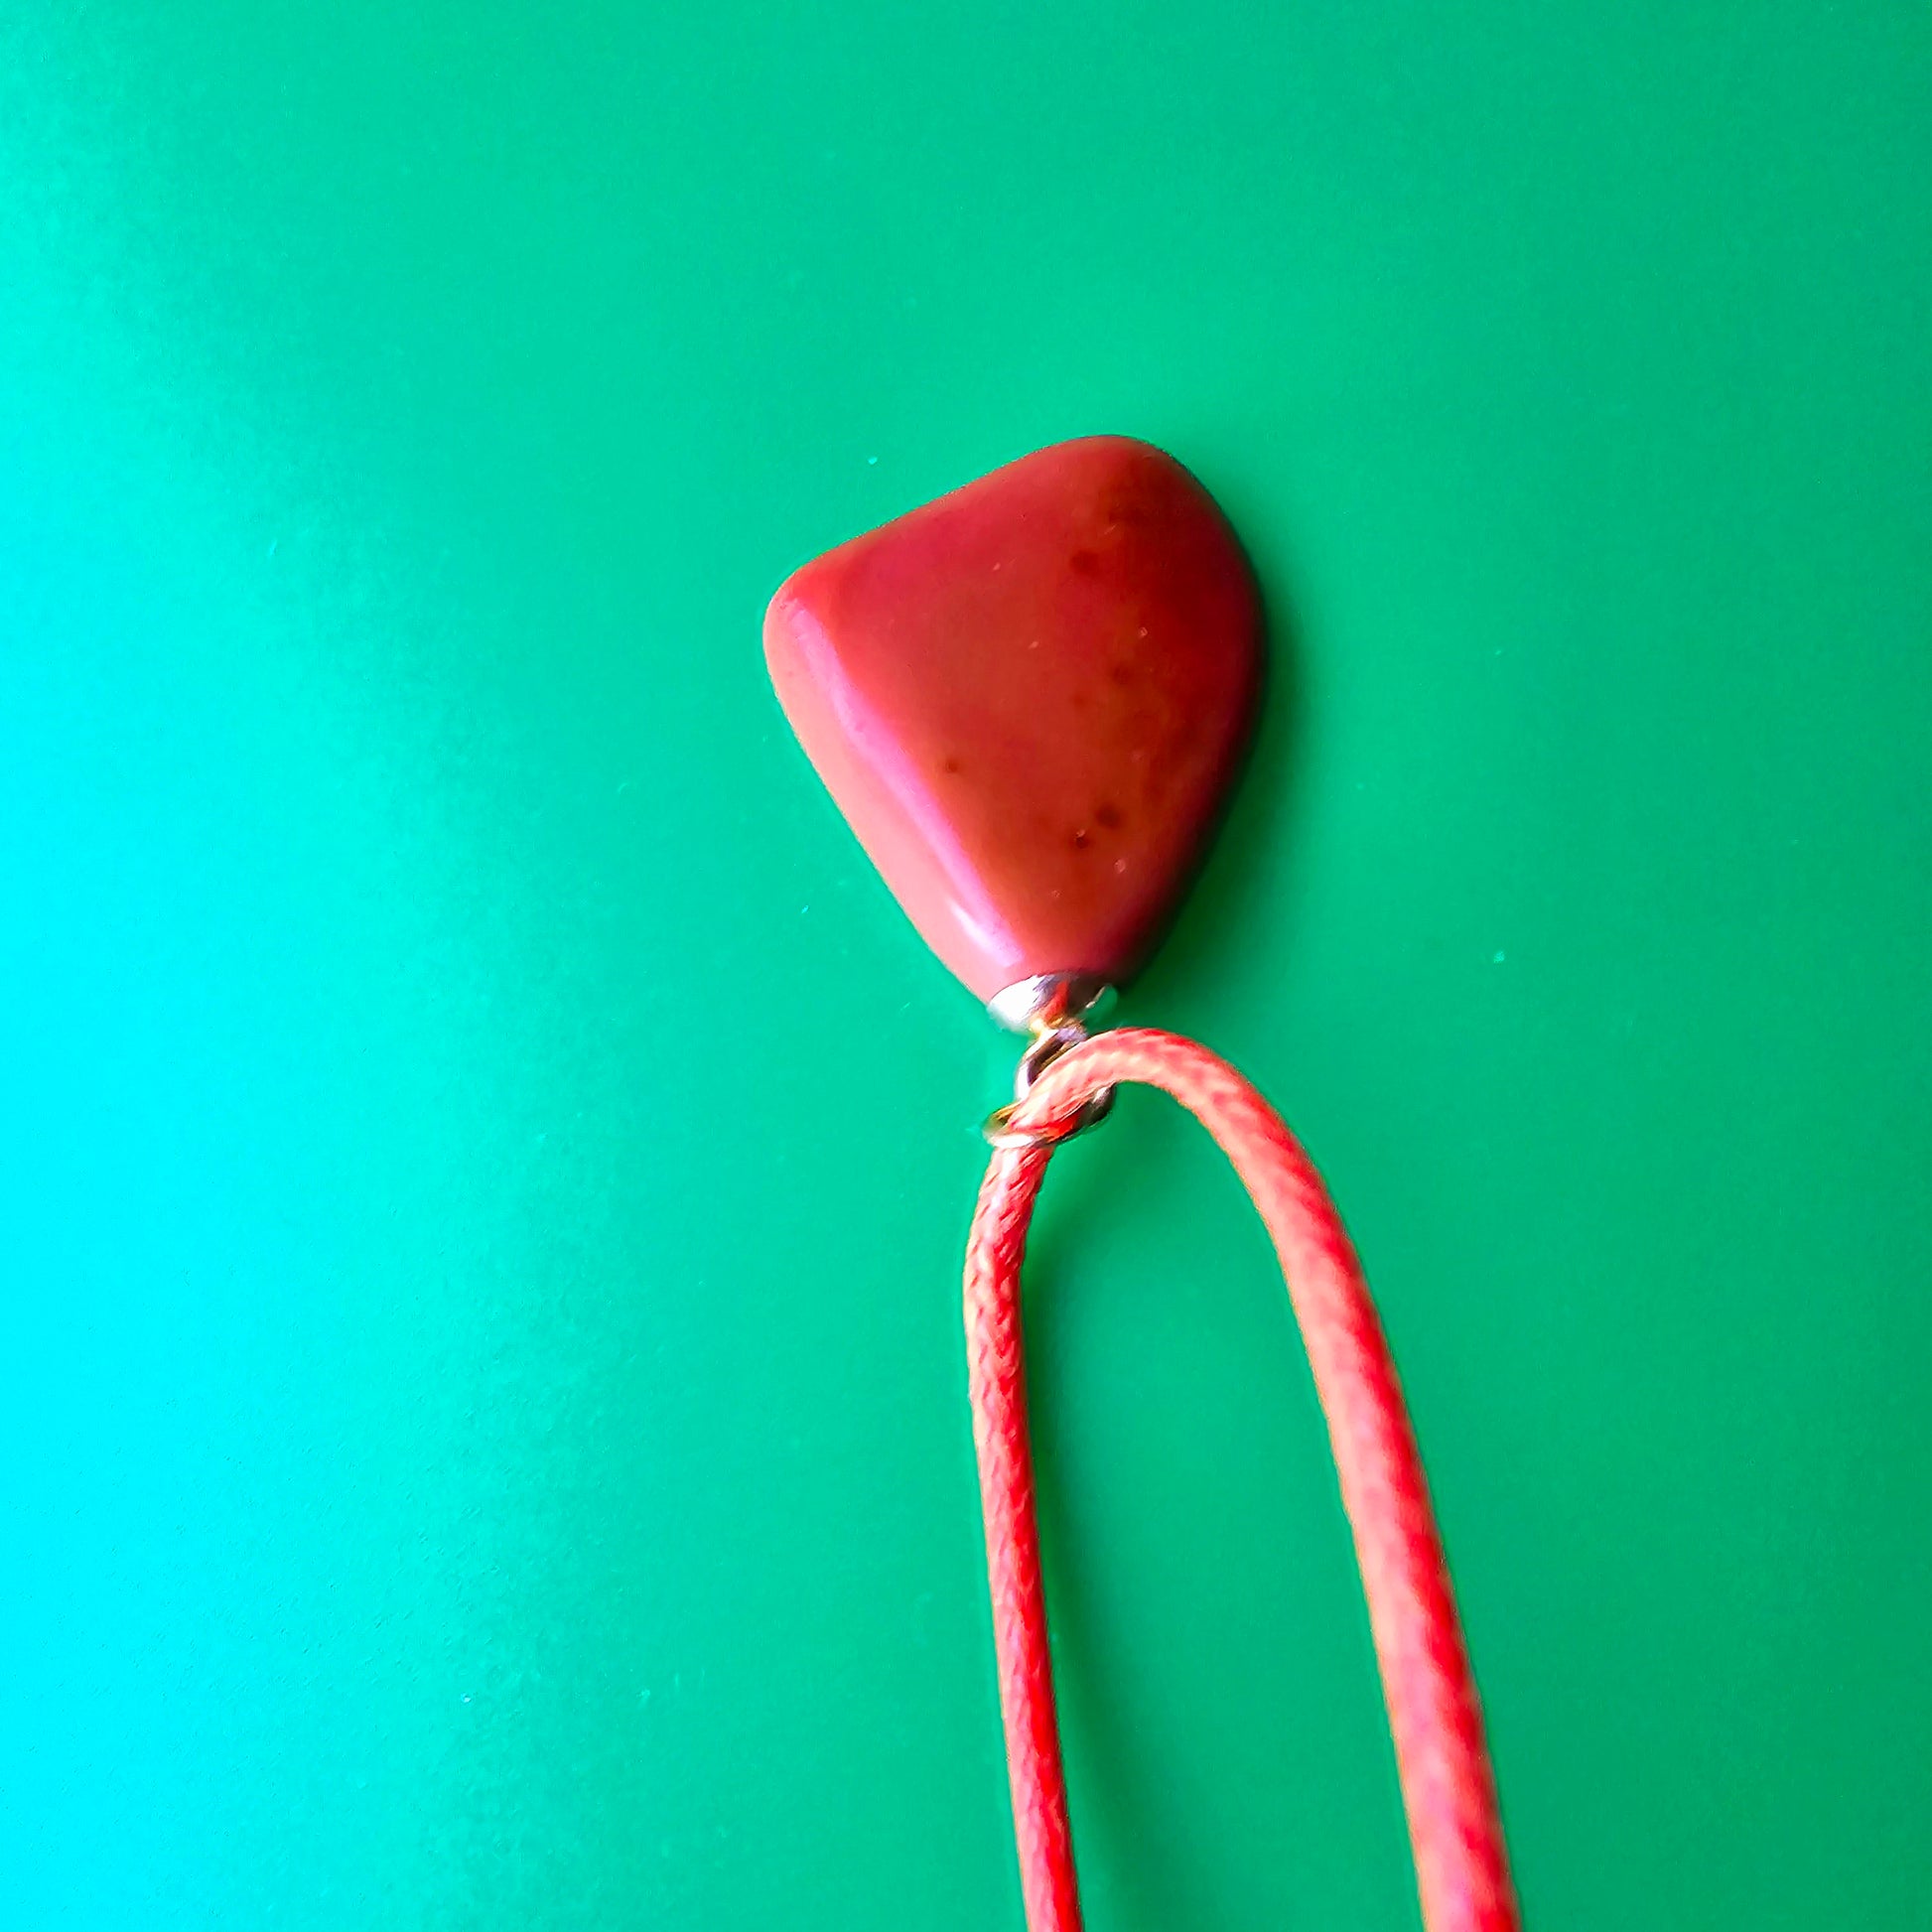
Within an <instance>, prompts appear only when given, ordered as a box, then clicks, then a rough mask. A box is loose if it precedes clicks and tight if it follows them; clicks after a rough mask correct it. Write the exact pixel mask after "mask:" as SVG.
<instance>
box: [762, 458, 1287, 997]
mask: <svg viewBox="0 0 1932 1932" xmlns="http://www.w3.org/2000/svg"><path fill="white" fill-rule="evenodd" d="M764 641H765V655H766V660H767V662H768V664H769V666H770V671H771V678H772V682H773V684H774V685H775V686H776V689H777V693H778V698H779V701H780V703H781V704H782V705H783V707H784V710H785V714H786V716H787V717H788V718H789V720H790V722H791V725H792V729H793V730H794V731H795V732H796V733H797V735H798V738H799V742H800V743H801V744H802V745H803V747H804V749H805V751H806V753H807V755H808V756H809V757H810V759H811V760H812V763H813V764H814V765H815V766H816V768H817V770H818V773H819V776H820V777H821V778H822V779H823V780H824V782H825V784H826V786H827V788H828V789H829V790H830V791H831V793H832V796H833V797H834V798H835V799H836V800H837V801H838V804H839V806H840V807H841V809H842V810H843V811H844V813H845V815H846V817H847V819H848V820H849V821H850V822H851V824H852V828H853V830H854V831H855V832H856V833H857V834H858V836H859V839H860V841H861V842H862V843H863V845H864V846H865V848H866V850H867V852H868V853H869V854H870V855H871V856H872V859H873V862H874V863H875V864H876V865H877V866H878V868H879V870H880V872H881V873H882V874H883V875H884V877H885V880H886V883H887V884H888V886H890V887H891V889H892V890H893V892H894V894H895V895H896V896H897V898H898V900H899V903H900V904H901V905H902V906H903V907H904V908H905V910H906V912H907V914H908V915H909V916H910V917H911V919H912V921H913V923H914V924H915V925H916V926H917V927H918V929H919V930H920V932H921V933H923V934H924V936H925V938H926V940H927V941H928V942H929V943H930V945H931V946H932V948H933V950H934V951H935V952H936V953H938V955H939V956H940V958H941V959H943V960H944V961H945V962H946V964H947V965H948V966H950V967H951V968H952V970H953V971H954V972H955V973H956V974H957V975H958V976H959V977H960V978H961V979H962V980H963V981H965V983H966V984H967V985H968V986H969V987H970V988H971V989H972V990H973V992H974V993H976V994H977V995H978V996H979V997H980V998H981V999H983V1000H984V999H989V998H991V997H992V996H993V995H994V994H995V993H997V992H999V991H1000V990H1001V989H1002V988H1003V987H1006V986H1009V985H1011V984H1013V982H1015V981H1017V980H1023V979H1027V978H1030V977H1032V976H1034V975H1036V974H1046V973H1065V972H1077V973H1090V974H1095V975H1098V976H1100V977H1102V978H1104V979H1107V980H1109V981H1111V982H1113V983H1115V984H1119V983H1121V982H1122V981H1124V980H1125V979H1126V978H1127V977H1128V976H1129V975H1131V974H1132V972H1133V971H1134V970H1135V968H1136V967H1137V966H1138V965H1139V964H1140V963H1141V961H1142V960H1143V958H1144V957H1145V956H1146V954H1147V952H1148V950H1149V948H1150V947H1151V946H1152V945H1153V944H1154V942H1155V941H1156V939H1157V938H1158V937H1159V935H1160V933H1161V931H1162V929H1163V927H1164V926H1165V924H1166V922H1167V919H1168V917H1169V915H1170V913H1171V912H1172V911H1173V906H1174V903H1175V901H1176V900H1177V899H1178V897H1180V895H1181V893H1182V892H1183V890H1184V889H1185V886H1186V884H1187V881H1188V879H1189V877H1190V875H1191V873H1192V871H1193V868H1194V865H1195V863H1196V861H1197V859H1198V857H1199V855H1200V852H1201V848H1202V846H1203V843H1204V841H1205V839H1206V837H1207V835H1208V834H1209V832H1210V831H1211V829H1212V827H1213V824H1214V821H1215V819H1216V816H1217V814H1218V812H1219V808H1220V806H1221V803H1222V800H1223V798H1224V795H1225V793H1226V791H1227V788H1228V785H1229V782H1230V780H1231V779H1232V777H1233V775H1234V773H1235V771H1236V769H1237V767H1238V765H1239V762H1240V758H1241V754H1242V752H1243V750H1244V748H1245V746H1246V744H1247V741H1248V738H1249V734H1250V730H1251V726H1252V722H1253V717H1254V711H1255V704H1256V698H1257V695H1258V691H1259V686H1260V674H1261V617H1260V605H1259V600H1258V597H1257V594H1256V590H1255V584H1254V578H1253V574H1252V572H1251V571H1250V570H1249V567H1248V563H1247V560H1246V558H1245V557H1244V556H1243V555H1242V552H1241V547H1240V545H1239V543H1238V542H1237V541H1236V539H1235V536H1234V533H1233V532H1232V530H1231V529H1230V528H1229V527H1228V524H1227V521H1226V519H1225V518H1224V517H1223V516H1222V515H1221V513H1220V511H1219V509H1217V508H1216V506H1215V504H1214V502H1213V499H1212V498H1211V497H1210V496H1209V495H1208V494H1207V492H1206V491H1205V490H1204V489H1203V488H1202V487H1201V485H1200V484H1199V483H1196V482H1195V480H1194V479H1193V478H1192V477H1191V476H1189V475H1188V473H1187V472H1186V471H1185V470H1183V469H1182V468H1181V467H1180V465H1179V464H1177V463H1176V462H1174V461H1173V458H1172V457H1169V456H1166V455H1164V454H1163V453H1162V452H1161V451H1159V450H1157V449H1154V448H1153V447H1152V446H1150V445H1148V444H1146V443H1140V442H1136V441H1133V440H1131V439H1129V438H1126V437H1086V438H1082V439H1080V440H1079V441H1076V442H1071V443H1061V444H1058V445H1055V446H1054V447H1052V448H1050V449H1045V450H1041V451H1038V452H1037V453H1035V455H1033V456H1030V457H1026V458H1023V459H1022V460H1021V461H1020V462H1018V463H1014V464H1010V465H1008V466H1007V467H1006V468H1005V469H1002V470H997V471H995V472H994V473H993V474H992V475H990V476H987V477H983V478H982V479H980V481H978V482H977V483H969V484H967V485H966V486H965V487H964V488H963V489H959V490H955V491H954V492H953V493H952V494H950V495H947V496H942V497H940V498H939V499H938V500H937V501H935V502H931V503H927V504H925V505H924V506H923V507H922V508H919V509H915V510H912V511H911V512H909V513H908V514H906V515H904V516H901V517H899V518H897V520H896V521H894V522H891V523H888V524H886V525H884V526H883V527H882V528H880V529H877V530H874V531H871V532H870V533H868V534H867V535H865V536H861V537H857V538H855V539H853V540H852V541H851V542H849V543H846V544H842V545H841V546H839V548H837V549H835V550H831V551H828V552H827V553H826V554H825V555H824V556H822V557H819V558H817V559H815V560H814V561H813V562H811V563H808V564H806V565H805V566H804V567H803V568H802V569H800V570H799V571H797V572H796V573H795V574H794V575H793V576H792V577H791V578H790V579H789V580H788V581H787V582H786V583H785V584H784V585H783V587H782V588H781V589H780V590H779V591H778V593H777V595H776V596H775V597H774V598H773V599H772V601H771V606H770V609H769V611H768V612H767V613H766V616H765V624H764Z"/></svg>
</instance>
